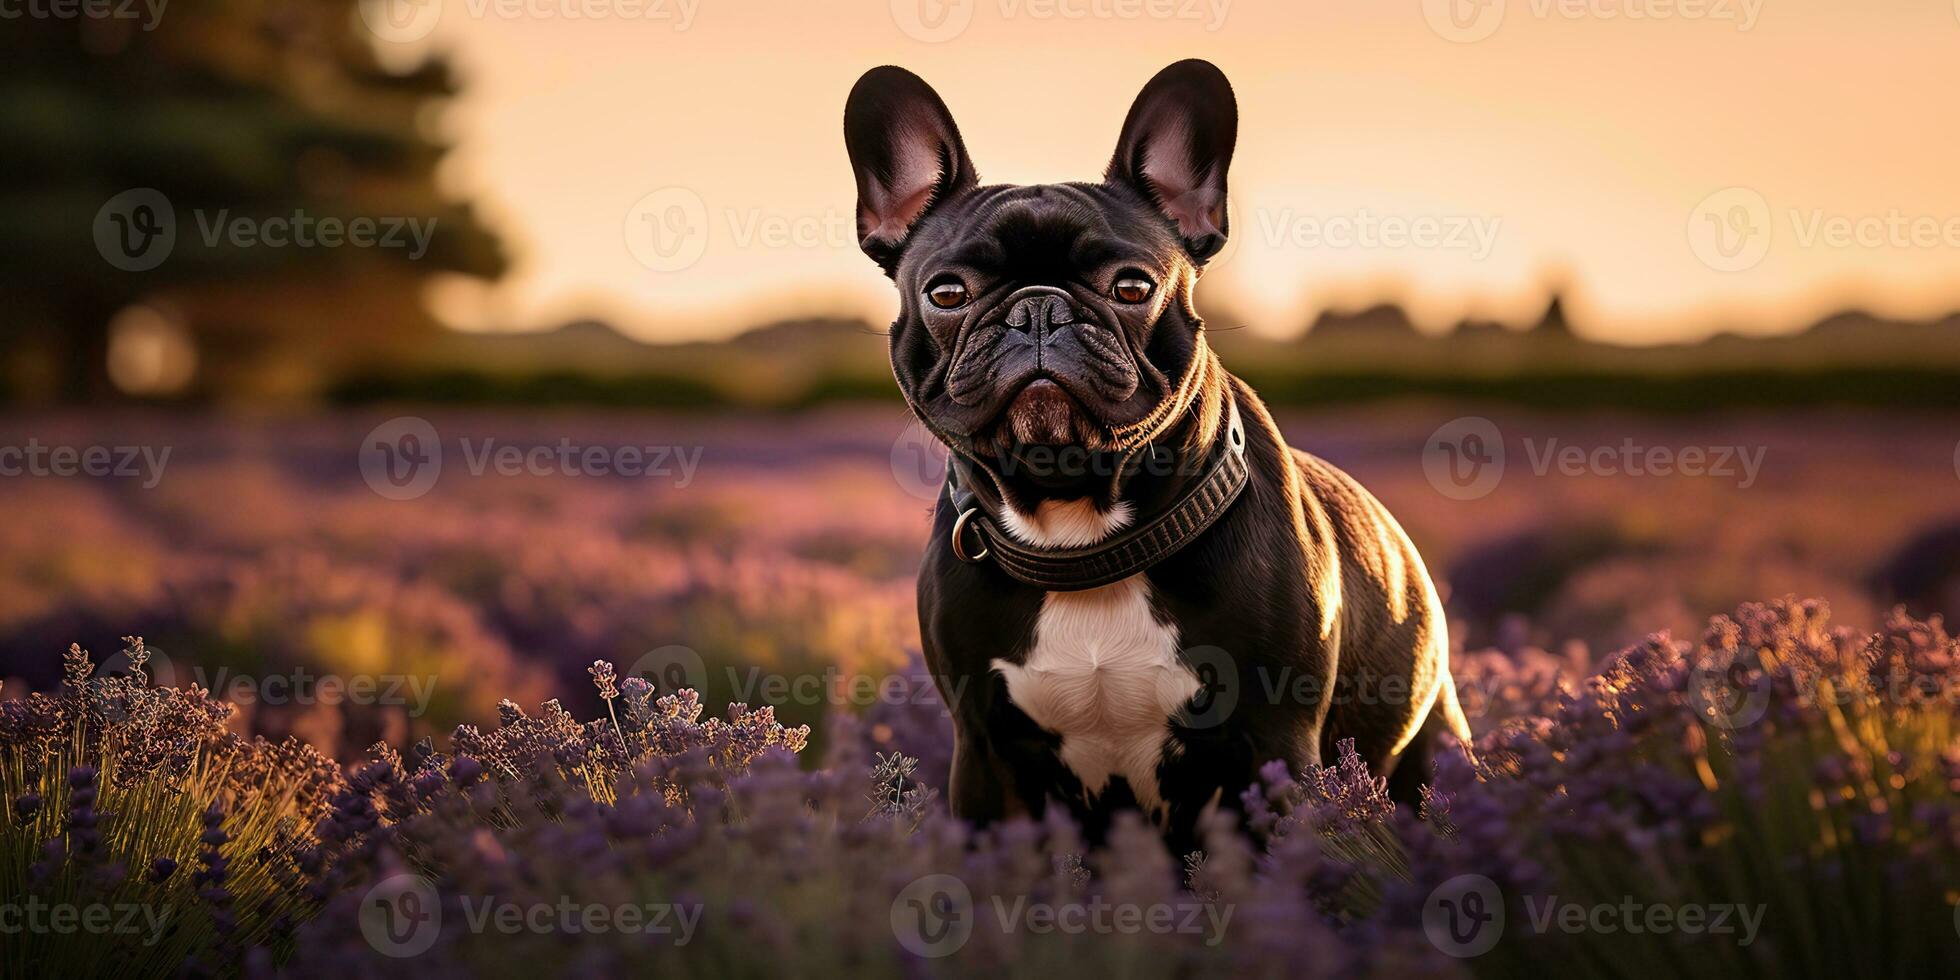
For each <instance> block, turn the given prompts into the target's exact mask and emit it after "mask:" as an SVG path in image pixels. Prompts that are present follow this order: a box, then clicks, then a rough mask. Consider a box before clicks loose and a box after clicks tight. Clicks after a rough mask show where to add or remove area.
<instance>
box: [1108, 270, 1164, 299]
mask: <svg viewBox="0 0 1960 980" xmlns="http://www.w3.org/2000/svg"><path fill="white" fill-rule="evenodd" d="M1155 288H1156V284H1155V283H1153V282H1151V281H1150V280H1148V279H1145V278H1144V277H1142V276H1140V275H1135V274H1125V275H1121V276H1118V277H1116V285H1114V286H1111V287H1110V288H1109V295H1111V296H1114V297H1116V301H1117V302H1119V303H1141V302H1143V301H1144V300H1147V299H1149V298H1150V291H1151V290H1152V289H1155Z"/></svg>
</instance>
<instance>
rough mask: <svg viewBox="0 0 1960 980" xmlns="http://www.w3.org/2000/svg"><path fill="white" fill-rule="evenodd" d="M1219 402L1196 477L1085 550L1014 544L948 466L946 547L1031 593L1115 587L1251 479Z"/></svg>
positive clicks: (1165, 553) (1193, 532)
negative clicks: (1162, 504)
mask: <svg viewBox="0 0 1960 980" xmlns="http://www.w3.org/2000/svg"><path fill="white" fill-rule="evenodd" d="M1223 401H1224V402H1225V413H1226V417H1225V426H1224V431H1223V432H1222V433H1220V435H1221V436H1222V438H1220V439H1219V440H1218V442H1219V447H1218V448H1217V449H1215V450H1214V451H1213V452H1212V453H1211V458H1210V459H1209V461H1208V464H1207V467H1206V471H1205V474H1204V476H1203V477H1202V478H1200V479H1199V480H1198V481H1197V482H1196V483H1195V484H1193V485H1192V486H1191V487H1189V488H1188V489H1187V490H1186V491H1185V492H1184V495H1183V496H1181V497H1179V498H1178V501H1177V503H1175V504H1172V505H1171V506H1170V507H1168V508H1166V509H1165V510H1163V511H1161V512H1159V513H1157V514H1156V515H1154V516H1151V517H1150V518H1149V519H1147V520H1144V521H1142V522H1140V523H1138V524H1135V525H1133V526H1131V527H1129V528H1127V529H1125V530H1123V531H1120V532H1118V533H1117V534H1115V535H1112V536H1111V537H1109V538H1107V539H1105V540H1103V541H1100V542H1098V543H1096V544H1093V545H1089V546H1087V547H1082V548H1040V547H1034V546H1030V545H1026V544H1023V543H1021V542H1019V541H1016V540H1014V538H1013V537H1012V536H1011V535H1010V534H1008V533H1007V532H1006V531H1005V530H1002V528H1001V526H1000V518H999V515H998V514H995V513H993V512H992V510H991V508H989V507H988V505H987V502H985V501H984V500H982V498H981V497H980V495H978V494H975V493H974V492H973V491H972V490H971V489H970V488H966V487H962V486H961V485H960V479H959V467H958V466H948V467H947V470H946V495H947V499H948V500H949V501H950V502H951V503H952V506H953V513H954V514H955V515H957V516H956V517H955V518H954V521H953V531H952V534H951V535H950V536H949V539H948V542H947V544H948V546H949V547H951V548H952V549H953V555H954V557H957V558H959V559H960V560H961V561H965V562H970V563H974V564H978V563H980V562H986V561H991V562H993V563H994V564H995V565H998V566H999V567H1000V570H1001V571H1003V572H1006V573H1007V574H1008V575H1009V576H1010V577H1012V578H1014V579H1015V580H1017V581H1020V582H1023V583H1025V584H1027V585H1032V586H1034V587H1036V588H1039V589H1046V590H1048V591H1050V592H1081V591H1084V590H1087V589H1094V588H1100V587H1102V586H1105V585H1109V584H1111V583H1113V582H1120V581H1122V580H1123V579H1126V578H1129V577H1130V576H1132V575H1135V574H1137V573H1139V572H1142V571H1144V570H1146V569H1148V568H1150V567H1151V566H1153V565H1155V564H1157V563H1158V562H1160V561H1163V560H1164V559H1166V558H1168V557H1170V556H1171V555H1174V554H1176V553H1177V552H1178V550H1179V549H1181V548H1183V547H1184V546H1185V545H1187V544H1190V543H1191V542H1192V541H1194V540H1196V539H1197V537H1198V535H1200V534H1203V533H1204V532H1205V530H1206V529H1207V528H1209V527H1211V526H1212V524H1213V523H1215V522H1216V521H1217V520H1218V518H1219V517H1221V516H1223V515H1224V513H1225V511H1226V510H1227V509H1229V508H1230V507H1231V506H1232V502H1233V501H1235V500H1237V499H1238V498H1239V494H1240V493H1241V492H1242V491H1244V490H1245V485H1246V483H1247V481H1248V480H1250V479H1251V470H1250V468H1249V467H1248V466H1247V465H1246V461H1245V426H1244V423H1243V422H1241V421H1240V419H1239V407H1238V405H1237V404H1236V402H1235V400H1234V399H1233V398H1232V395H1231V393H1230V392H1227V393H1226V394H1225V397H1224V399H1223Z"/></svg>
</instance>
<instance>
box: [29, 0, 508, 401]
mask: <svg viewBox="0 0 1960 980" xmlns="http://www.w3.org/2000/svg"><path fill="white" fill-rule="evenodd" d="M111 9H118V10H119V14H118V16H103V17H87V16H84V17H79V18H75V17H71V18H67V19H49V18H42V19H35V18H22V19H15V20H9V21H8V22H7V23H6V25H5V29H4V30H0V60H3V61H4V62H5V63H6V65H7V70H6V73H5V75H4V76H3V77H0V140H3V141H4V143H5V146H6V151H5V153H0V341H4V344H0V357H4V359H5V360H7V361H10V362H11V363H10V364H8V365H7V367H8V368H9V369H10V370H9V371H8V372H7V375H8V377H7V380H8V381H10V382H11V388H12V390H13V392H14V394H15V395H16V396H25V397H30V398H31V397H35V396H36V395H37V394H38V395H41V396H47V395H53V396H56V397H62V398H65V399H70V400H84V399H99V398H103V397H108V396H109V395H111V394H112V393H113V392H114V391H115V386H114V385H112V384H111V379H112V372H111V371H110V362H111V360H112V357H111V346H112V343H111V322H112V320H118V319H120V320H121V321H123V323H124V325H128V324H131V323H133V324H134V326H133V327H131V328H130V329H128V330H123V329H120V328H119V329H118V330H117V331H116V335H117V339H116V341H115V343H116V345H117V346H118V347H126V348H128V349H126V350H125V349H118V350H117V351H116V352H115V356H114V358H113V360H115V361H116V362H117V365H118V366H119V368H120V369H121V370H120V373H116V374H115V379H116V380H117V381H119V382H122V387H123V388H124V389H128V388H130V387H131V383H132V382H131V380H130V379H132V378H133V379H135V383H138V384H140V383H141V381H142V380H144V375H145V371H148V372H150V373H152V374H155V375H157V376H158V377H163V378H165V379H168V378H171V377H176V376H179V375H181V374H182V373H183V372H182V371H181V370H179V369H178V368H177V367H175V366H172V365H163V364H160V363H150V362H154V361H158V360H159V359H166V358H170V357H178V358H181V357H182V356H184V354H185V351H186V350H187V349H189V350H194V351H195V357H196V359H197V369H196V373H195V379H196V380H195V384H196V385H197V387H198V388H199V389H200V390H202V391H204V392H207V393H216V394H221V395H230V394H274V393H279V394H285V393H304V392H307V391H311V390H317V388H318V387H319V386H320V385H322V384H323V383H325V382H326V381H328V380H330V379H331V377H332V375H333V374H334V373H335V372H337V371H341V370H346V369H348V368H350V367H353V366H357V365H366V364H371V363H374V362H378V361H386V360H388V359H390V358H392V357H394V356H398V355H399V354H400V353H401V352H402V351H403V350H404V349H406V348H409V347H412V346H414V345H415V344H417V343H420V342H423V341H426V340H427V339H428V338H430V337H432V336H433V335H435V334H436V332H437V331H436V327H435V324H434V323H433V321H432V320H431V319H430V317H429V315H428V313H427V312H426V311H425V309H424V305H423V303H422V291H423V289H424V287H425V286H426V285H427V283H428V281H429V278H430V277H431V276H433V275H439V274H442V273H460V274H464V275H471V276H479V277H491V276H495V275H496V274H498V273H499V272H500V271H501V269H502V267H503V256H502V253H501V250H500V249H499V247H498V244H497V242H496V241H495V240H494V239H493V238H492V237H491V236H489V235H488V234H487V233H486V232H484V231H483V230H482V229H481V227H480V226H478V225H477V224H476V222H475V221H474V219H473V218H472V216H471V214H470V211H469V209H468V208H467V206H465V205H461V204H458V203H455V202H453V201H448V200H445V199H444V198H443V197H442V195H440V194H439V193H438V191H437V187H436V180H435V172H436V167H437V164H438V162H439V160H440V158H441V156H442V154H443V151H444V147H443V146H441V145H439V143H438V141H437V138H436V128H437V127H436V123H437V120H438V118H439V115H440V107H441V105H442V103H443V101H444V99H445V98H446V97H447V96H450V95H452V94H454V92H455V83H454V81H453V78H452V75H451V73H450V71H449V68H448V65H447V64H446V63H445V62H443V61H441V60H437V59H431V60H428V61H424V62H422V63H421V65H420V66H419V67H417V68H414V69H413V70H411V71H408V72H407V73H395V72H390V71H388V70H385V69H384V67H383V65H382V63H381V62H380V61H379V60H377V57H376V52H375V50H374V48H373V44H374V41H373V39H372V38H371V36H370V34H369V32H368V31H367V30H366V29H365V28H364V27H363V26H362V25H363V21H362V19H361V17H360V12H359V10H358V7H357V4H356V3H355V2H354V0H168V2H163V0H137V2H134V3H130V4H123V3H120V2H119V3H117V4H113V5H111ZM123 14H127V16H123ZM361 219H365V220H366V222H372V224H367V223H363V221H362V220H361ZM241 220H242V221H243V223H244V224H243V227H244V228H245V233H244V234H243V235H234V234H233V233H232V227H233V226H234V225H236V224H238V223H239V222H241ZM334 221H339V222H344V223H345V224H343V225H340V226H339V227H340V228H341V229H342V235H343V236H347V237H352V236H353V235H357V234H362V233H363V232H364V231H365V232H367V233H368V234H370V235H371V236H372V237H373V238H374V239H375V240H376V241H375V242H374V243H372V244H370V245H369V246H367V247H362V246H357V245H352V244H347V243H345V242H343V243H340V244H338V245H335V244H332V243H331V242H330V238H331V225H332V222H334ZM418 230H419V231H420V232H429V233H432V234H429V235H428V238H427V241H426V247H418V244H417V233H418ZM364 237H365V236H364ZM133 304H144V305H145V306H147V307H149V309H147V310H142V311H141V312H140V313H139V314H138V315H135V316H134V317H131V316H124V317H121V318H119V317H118V313H119V312H120V311H125V310H128V309H130V308H131V307H132V305H133ZM173 330H174V331H176V332H177V333H178V334H179V335H182V334H186V333H187V334H188V339H189V340H190V342H191V343H190V344H189V345H185V344H183V343H182V342H181V340H176V341H173V339H172V337H171V332H172V331H173ZM125 334H127V335H128V336H127V337H125V336H124V335H125ZM125 340H128V343H124V341H125ZM37 389H38V391H37Z"/></svg>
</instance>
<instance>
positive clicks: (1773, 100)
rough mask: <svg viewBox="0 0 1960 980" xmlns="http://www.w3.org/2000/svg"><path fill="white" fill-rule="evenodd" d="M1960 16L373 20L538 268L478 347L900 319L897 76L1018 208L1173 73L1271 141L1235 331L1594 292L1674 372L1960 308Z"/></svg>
mask: <svg viewBox="0 0 1960 980" xmlns="http://www.w3.org/2000/svg"><path fill="white" fill-rule="evenodd" d="M390 3H399V4H415V3H420V4H423V5H424V6H421V7H411V8H399V9H396V8H388V7H386V5H387V4H390ZM432 4H440V5H441V6H439V7H430V6H427V5H432ZM376 5H379V6H376ZM1957 7H1960V3H1957V2H1956V0H1871V2H1862V3H1851V2H1846V0H1837V2H1830V0H1310V2H1296V0H1285V2H1282V0H964V2H953V3H947V2H943V0H866V2H859V3H848V4H845V3H822V4H819V3H810V2H796V0H371V5H370V7H369V8H368V9H367V10H366V11H364V18H365V19H367V20H368V21H369V22H370V23H380V24H382V25H384V26H383V27H382V29H381V31H380V33H381V34H383V35H384V38H383V39H382V40H380V41H378V42H377V43H378V44H379V45H380V46H381V48H382V49H383V51H384V53H385V54H387V55H388V56H389V57H391V58H397V59H413V58H414V57H416V56H417V55H418V53H419V52H423V51H426V50H429V49H431V48H434V49H440V50H448V51H451V52H452V53H453V55H454V57H455V59H456V61H457V67H458V69H459V71H460V72H461V75H462V78H463V84H464V95H463V98H462V99H461V101H460V102H459V103H458V104H457V105H456V106H455V108H454V110H453V111H452V112H450V113H449V114H447V116H446V117H445V118H444V119H443V120H442V123H441V124H442V125H443V127H444V128H445V131H446V132H447V133H448V135H449V136H450V138H452V139H453V140H454V141H455V142H456V147H457V148H456V152H455V153H454V155H453V158H452V159H451V160H450V162H449V165H448V167H447V168H446V171H445V175H444V176H445V180H446V181H447V182H448V186H449V187H450V188H451V189H452V190H453V191H454V192H456V193H458V194H459V195H464V196H467V197H470V198H472V199H474V200H476V201H478V202H479V203H480V205H481V207H482V209H483V214H484V217H485V219H486V220H487V221H488V222H489V223H490V224H491V226H492V227H493V228H495V229H496V230H498V231H499V232H500V233H501V234H503V235H504V237H505V238H506V240H507V241H508V242H509V243H510V245H511V248H512V250H513V253H514V257H515V263H514V265H513V268H512V269H511V271H510V273H509V274H508V276H507V278H506V279H505V280H504V281H503V282H501V283H499V284H497V286H496V287H495V288H494V289H492V290H490V291H487V292H485V291H480V290H474V289H469V288H462V287H460V286H457V285H455V284H451V285H448V286H445V287H444V288H440V289H438V290H436V291H435V293H434V298H435V302H436V304H437V308H438V310H439V311H440V312H441V313H442V314H443V315H444V316H445V318H447V319H449V320H451V321H452V322H455V323H457V324H458V325H462V326H473V327H483V328H527V327H537V326H547V325H555V324H556V323H559V322H562V321H564V320H567V319H570V318H573V317H576V316H586V315H591V316H599V317H603V318H606V319H609V320H611V321H613V322H615V323H616V324H618V325H619V326H620V327H621V328H622V329H625V330H627V331H628V332H630V333H633V334H635V335H638V336H642V337H647V338H653V339H684V338H692V337H708V336H717V335H723V334H727V333H729V332H732V331H734V330H738V329H740V328H742V327H745V326H752V325H754V324H757V323H760V322H766V321H769V320H776V319H783V318H788V317H795V316H804V315H824V314H841V315H850V316H862V317H864V318H866V319H868V320H871V321H872V322H874V323H878V324H883V323H885V322H888V321H889V320H890V317H891V314H892V310H893V309H894V304H895V301H894V299H893V297H892V295H891V292H890V286H889V284H888V283H887V282H886V281H885V280H884V279H883V277H882V276H881V275H880V274H879V273H878V272H877V270H876V268H875V267H874V266H873V265H872V264H871V263H870V262H869V261H868V260H867V259H865V258H864V257H863V255H862V254H860V253H859V252H858V251H857V248H856V245H855V242H854V234H853V231H852V222H851V214H852V207H853V185H852V181H851V175H850V172H849V168H848V164H847V161H846V157H845V153H844V147H843V141H842V138H841V136H840V134H839V126H840V115H841V112H842V106H843V102H844V96H845V94H846V93H847V92H848V91H849V89H850V86H851V83H852V82H853V81H855V80H856V78H857V76H858V75H859V74H860V73H862V72H863V71H864V70H865V69H866V68H869V67H871V66H874V65H878V64H885V63H893V64H899V65H904V66H906V67H908V68H911V69H912V70H914V71H916V72H918V73H919V74H921V75H922V76H924V77H925V78H926V79H927V80H928V81H929V82H931V83H932V84H933V85H934V86H935V87H936V88H937V89H938V90H939V92H940V94H941V95H942V96H943V97H944V98H945V99H946V102H947V103H948V105H949V106H950V107H951V108H952V110H953V113H954V115H955V117H956V118H957V119H958V120H959V123H960V126H961V128H962V130H963V132H964V134H965V137H966V141H967V144H968V147H969V149H970V150H971V152H972V154H973V157H974V160H975V163H976V164H977V166H978V168H979V170H980V174H981V177H982V178H983V179H984V180H987V181H1007V182H1017V183H1019V182H1034V181H1044V180H1069V179H1089V178H1094V177H1096V176H1098V175H1099V174H1100V172H1101V170H1102V166H1103V164H1104V163H1105V162H1106V160H1107V158H1108V156H1109V153H1110V151H1111V149H1112V148H1113V144H1114V142H1115V139H1116V132H1117V129H1118V127H1119V125H1120V123H1121V121H1122V118H1123V113H1124V111H1125V110H1126V109H1127V107H1128V105H1129V102H1130V100H1131V98H1132V97H1134V95H1135V94H1136V92H1137V89H1138V88H1139V87H1140V86H1141V85H1142V84H1143V83H1144V81H1145V80H1147V79H1148V78H1149V77H1150V75H1151V74H1152V73H1154V72H1155V71H1156V70H1157V69H1158V68H1160V67H1162V66H1163V65H1165V64H1168V63H1169V62H1172V61H1175V60H1177V59H1180V58H1187V57H1204V58H1208V59H1211V60H1212V61H1214V62H1216V63H1217V64H1218V65H1219V66H1220V67H1221V68H1223V69H1224V70H1225V72H1226V74H1227V75H1229V76H1230V77H1231V79H1232V82H1233V84H1234V86H1235V87H1236V89H1237V92H1238V97H1239V103H1240V112H1241V125H1240V142H1239V149H1238V155H1237V158H1236V161H1235V164H1234V167H1233V170H1232V175H1231V186H1232V202H1233V209H1234V216H1233V241H1232V245H1231V247H1230V250H1229V251H1228V252H1227V253H1226V255H1225V257H1224V259H1223V261H1222V262H1220V263H1218V264H1217V265H1216V267H1215V268H1214V269H1213V270H1212V272H1211V274H1210V275H1209V276H1208V277H1207V279H1206V282H1205V284H1204V286H1203V287H1201V288H1202V289H1203V290H1204V291H1205V293H1206V294H1207V296H1208V298H1209V301H1210V302H1211V303H1213V304H1215V305H1219V306H1224V307H1228V308H1230V309H1231V310H1232V311H1234V312H1235V313H1236V314H1237V315H1238V316H1240V317H1242V318H1243V320H1244V322H1245V323H1246V324H1247V325H1248V326H1250V327H1251V328H1252V329H1254V330H1258V331H1263V332H1267V333H1270V334H1275V335H1286V334H1292V333H1297V332H1299V331H1300V330H1301V329H1303V328H1304V327H1305V325H1306V324H1307V323H1308V322H1309V321H1310V320H1311V318H1312V317H1313V316H1314V315H1315V314H1316V313H1317V312H1318V311H1320V310H1322V309H1325V308H1330V307H1332V308H1349V307H1355V306H1360V305H1366V304H1370V303H1374V302H1378V301H1383V300H1393V301H1399V302H1401V303H1403V304H1405V305H1406V306H1407V307H1408V308H1409V309H1410V310H1411V312H1412V313H1413V314H1414V315H1415V317H1416V318H1417V320H1418V322H1419V323H1420V324H1421V325H1423V326H1425V327H1430V328H1438V329H1440V328H1442V327H1443V326H1445V325H1447V324H1449V323H1451V322H1454V321H1455V320H1456V319H1458V318H1460V317H1463V316H1466V315H1471V316H1477V317H1485V318H1495V319H1502V320H1509V321H1514V322H1523V321H1525V320H1528V319H1530V318H1531V317H1533V316H1535V315H1536V313H1537V312H1538V310H1539V309H1540V308H1541V307H1542V305H1543V303H1544V300H1545V296H1546V292H1547V289H1548V288H1549V286H1550V284H1552V283H1564V284H1565V288H1566V290H1567V292H1568V295H1569V304H1568V308H1569V310H1570V312H1571V314H1572V317H1573V320H1574V321H1575V324H1576V327H1577V329H1578V330H1579V331H1580V332H1582V333H1585V334H1588V335H1590V336H1595V337H1600V338H1606V339H1612V340H1617V341H1622V342H1628V343H1652V342H1661V341H1667V340H1676V339H1692V338H1695V337H1698V336H1702V335H1704V334H1706V333H1707V332H1708V331H1709V330H1711V329H1713V328H1717V327H1726V328H1730V329H1738V330H1744V331H1776V330H1787V329H1791V328H1794V327H1796V326H1799V325H1801V324H1803V323H1805V322H1807V321H1809V320H1812V319H1815V318H1816V317H1817V316H1819V315H1821V314H1824V313H1826V312H1830V311H1832V310H1834V309H1837V308H1840V307H1843V306H1847V305H1860V306H1864V307H1868V308H1871V309H1874V310H1876V311H1878V312H1881V313H1887V314H1893V315H1902V316H1923V315H1931V314H1934V313H1940V312H1945V311H1947V310H1950V309H1954V308H1960V173H1957V172H1956V169H1957V168H1956V162H1957V161H1960V126H1957V125H1956V122H1960V12H1956V8H1957ZM391 9H393V12H394V13H396V14H397V16H396V17H395V18H394V19H392V20H391V19H389V18H388V17H387V16H386V15H387V14H388V13H389V12H390V10H391ZM432 10H433V11H437V12H439V17H437V18H436V19H433V20H422V21H418V20H416V16H422V17H427V16H428V15H429V13H430V11H432ZM411 15H416V16H411ZM629 15H638V16H629ZM404 25H406V26H404ZM431 25H432V26H431ZM424 28H427V33H426V35H423V29H424Z"/></svg>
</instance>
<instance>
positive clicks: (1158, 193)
mask: <svg viewBox="0 0 1960 980" xmlns="http://www.w3.org/2000/svg"><path fill="white" fill-rule="evenodd" d="M1238 138H1239V106H1238V101H1237V100H1236V99H1234V98H1233V97H1232V83H1230V82H1228V81H1226V80H1225V73H1224V72H1222V71H1219V70H1218V66H1217V65H1214V64H1212V63H1211V62H1209V61H1204V60H1202V59H1198V58H1193V59H1190V60H1188V61H1180V62H1178V63H1177V64H1174V65H1172V66H1170V67H1169V68H1166V69H1164V70H1163V71H1160V72H1158V73H1157V77H1155V78H1152V79H1151V80H1150V84H1148V85H1145V86H1144V87H1143V91H1142V92H1140V93H1138V94H1137V100H1136V103H1135V104H1133V105H1131V106H1130V114H1129V116H1128V117H1127V118H1125V119H1124V120H1123V135H1122V136H1121V137H1120V138H1119V139H1118V140H1117V141H1116V155H1115V156H1114V157H1112V158H1111V159H1110V161H1109V171H1108V173H1106V174H1105V175H1104V177H1103V179H1104V180H1107V181H1110V182H1112V183H1122V184H1127V185H1129V186H1131V187H1133V188H1135V189H1136V190H1137V191H1139V192H1141V193H1142V194H1143V196H1144V198H1145V199H1147V200H1149V201H1150V202H1151V203H1153V204H1155V205H1157V207H1158V209H1159V210H1161V211H1163V212H1164V216H1165V217H1166V218H1168V219H1170V221H1171V222H1172V223H1173V224H1175V225H1176V226H1177V234H1178V237H1179V238H1182V239H1183V240H1184V247H1185V249H1186V250H1188V251H1189V252H1190V253H1191V256H1192V257H1193V258H1195V259H1197V260H1198V261H1199V262H1203V261H1204V260H1206V259H1209V258H1211V257H1212V256H1214V255H1216V254H1218V251H1219V249H1222V248H1224V247H1225V236H1226V234H1227V232H1228V231H1229V229H1228V228H1227V227H1226V225H1227V219H1226V214H1225V171H1226V170H1227V169H1229V168H1230V167H1231V165H1232V147H1233V145H1234V144H1236V143H1237V142H1238Z"/></svg>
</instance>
